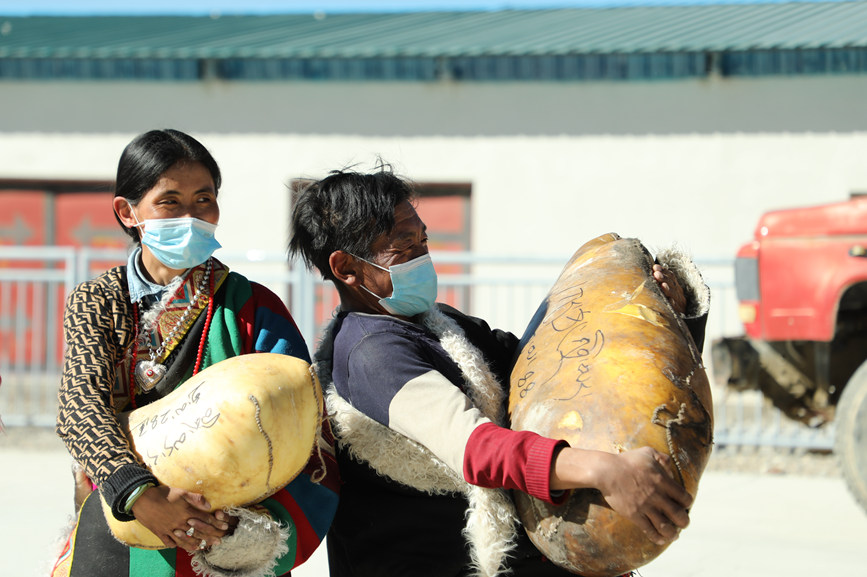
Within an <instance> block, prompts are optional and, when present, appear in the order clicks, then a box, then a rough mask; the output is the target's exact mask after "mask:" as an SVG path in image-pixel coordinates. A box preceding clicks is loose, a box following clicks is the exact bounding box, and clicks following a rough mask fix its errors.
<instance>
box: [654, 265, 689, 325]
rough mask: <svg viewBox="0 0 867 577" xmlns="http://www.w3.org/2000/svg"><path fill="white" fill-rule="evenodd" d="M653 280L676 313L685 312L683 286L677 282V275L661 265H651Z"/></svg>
mask: <svg viewBox="0 0 867 577" xmlns="http://www.w3.org/2000/svg"><path fill="white" fill-rule="evenodd" d="M653 280H655V281H656V284H658V285H659V288H660V289H662V294H664V295H665V296H666V298H668V300H669V301H670V302H671V306H672V307H673V308H674V310H675V312H677V313H678V314H681V315H682V314H683V313H685V312H686V295H684V294H683V287H681V286H680V283H679V282H677V277H676V276H675V275H674V273H673V272H671V271H670V270H669V269H667V268H665V267H663V266H662V265H658V264H655V265H653Z"/></svg>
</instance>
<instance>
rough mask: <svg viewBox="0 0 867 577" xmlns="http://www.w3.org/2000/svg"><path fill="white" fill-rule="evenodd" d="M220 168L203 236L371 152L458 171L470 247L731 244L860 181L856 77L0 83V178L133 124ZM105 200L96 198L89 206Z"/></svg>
mask: <svg viewBox="0 0 867 577" xmlns="http://www.w3.org/2000/svg"><path fill="white" fill-rule="evenodd" d="M157 127H174V128H178V129H181V130H185V131H188V132H190V133H192V134H194V135H195V136H197V137H198V138H200V139H201V140H202V141H203V142H204V143H205V145H206V146H208V147H209V148H210V149H211V151H212V152H213V154H214V156H215V157H216V158H217V161H218V162H219V163H220V166H221V168H222V170H223V172H224V184H223V189H222V197H221V206H222V210H223V212H222V220H221V229H220V232H219V234H220V236H219V238H220V239H221V242H222V243H223V245H224V246H225V247H226V248H227V249H229V250H243V249H247V248H256V249H264V250H271V251H282V250H283V249H284V248H285V246H286V243H287V240H288V236H289V231H288V227H287V221H288V213H289V197H288V193H287V190H286V183H287V182H289V181H290V180H291V179H293V178H298V177H302V178H303V177H320V176H323V175H325V174H326V173H327V171H328V170H330V169H333V168H338V167H342V166H346V165H351V164H356V163H358V164H359V165H360V167H361V168H363V169H366V168H368V167H370V165H371V164H372V163H373V162H374V161H375V159H376V157H377V156H378V155H380V156H382V158H384V159H386V160H388V161H389V162H391V163H393V164H394V165H395V167H396V169H397V170H398V171H399V172H401V173H402V174H405V175H406V176H408V177H410V178H412V179H414V180H416V181H419V182H425V181H436V182H460V183H469V184H470V185H471V186H472V211H473V221H472V248H473V249H474V250H475V251H477V252H479V253H484V254H498V255H499V254H502V255H513V254H522V255H523V254H545V255H548V254H557V255H559V254H563V255H568V254H570V253H571V252H572V250H574V249H575V248H577V247H578V246H579V245H580V244H581V243H583V242H584V241H586V240H588V239H589V238H591V237H593V236H596V235H598V234H601V233H604V232H608V231H616V232H619V233H621V234H623V235H625V236H636V237H638V238H641V239H642V240H644V242H645V244H647V245H648V246H649V247H651V248H654V247H658V246H661V245H667V244H670V243H671V242H680V243H681V244H683V245H685V246H686V247H687V248H689V249H690V250H691V251H692V252H693V254H694V255H696V256H697V257H702V258H731V257H732V256H733V255H734V252H735V251H736V249H737V247H738V246H739V245H740V244H742V243H743V242H746V241H747V240H749V239H750V237H751V235H752V232H753V228H754V226H755V223H756V220H757V219H758V217H759V215H760V214H761V213H762V212H764V211H766V210H769V209H773V208H779V207H787V206H799V205H805V204H813V203H822V202H832V201H836V200H843V199H845V198H847V197H848V195H849V194H850V192H852V191H856V190H861V191H867V77H862V76H849V77H847V76H837V77H804V78H764V79H741V80H730V79H729V80H720V79H711V80H703V81H664V82H623V83H535V84H524V83H522V84H510V83H485V84H470V83H468V84H456V83H438V84H413V83H390V84H389V83H337V82H321V83H312V82H305V83H291V82H268V83H220V82H211V83H174V82H161V83H114V82H9V81H6V82H3V83H2V84H0V178H28V179H31V178H37V179H78V178H81V179H107V180H111V179H112V178H113V176H114V171H115V167H116V162H117V159H118V157H119V155H120V152H121V150H122V148H123V146H124V145H125V144H126V143H127V142H128V141H129V140H130V139H131V138H132V137H133V136H134V135H135V134H137V133H139V132H142V131H144V130H148V129H150V128H157ZM106 209H107V210H108V207H107V208H106Z"/></svg>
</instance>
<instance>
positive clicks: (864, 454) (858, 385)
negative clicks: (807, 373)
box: [834, 362, 867, 511]
mask: <svg viewBox="0 0 867 577" xmlns="http://www.w3.org/2000/svg"><path fill="white" fill-rule="evenodd" d="M835 421H836V427H837V429H836V433H835V439H834V452H835V453H836V454H837V458H838V459H839V462H840V468H841V469H842V471H843V477H844V478H845V479H846V483H847V484H848V485H849V490H850V491H851V492H852V495H853V496H854V497H855V500H857V501H858V503H859V504H860V505H861V508H862V509H864V510H865V511H867V362H865V363H863V364H862V365H861V366H860V367H858V370H857V371H855V374H854V375H852V378H851V379H849V382H848V383H846V388H844V389H843V394H842V395H840V402H839V403H838V404H837V416H836V418H835Z"/></svg>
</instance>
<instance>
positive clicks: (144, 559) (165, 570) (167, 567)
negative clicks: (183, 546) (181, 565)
mask: <svg viewBox="0 0 867 577" xmlns="http://www.w3.org/2000/svg"><path fill="white" fill-rule="evenodd" d="M176 554H177V551H176V550H175V549H156V550H153V549H139V548H137V547H130V548H129V577H174V576H175V555H176Z"/></svg>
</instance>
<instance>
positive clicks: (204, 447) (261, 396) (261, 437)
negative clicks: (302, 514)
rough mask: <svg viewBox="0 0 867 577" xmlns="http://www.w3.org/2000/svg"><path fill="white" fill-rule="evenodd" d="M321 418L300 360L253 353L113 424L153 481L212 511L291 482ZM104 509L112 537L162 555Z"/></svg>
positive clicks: (155, 542) (142, 532) (140, 532)
mask: <svg viewBox="0 0 867 577" xmlns="http://www.w3.org/2000/svg"><path fill="white" fill-rule="evenodd" d="M321 414H322V394H321V390H320V388H319V380H318V379H317V377H316V373H315V372H314V370H313V367H312V366H311V365H310V364H309V363H307V362H306V361H304V360H302V359H299V358H296V357H291V356H288V355H279V354H274V353H256V354H249V355H240V356H237V357H232V358H229V359H226V360H223V361H220V362H219V363H216V364H214V365H211V366H210V367H208V368H206V369H205V370H203V371H201V372H200V373H198V374H196V375H195V376H193V377H192V378H190V379H189V380H187V381H186V382H185V383H183V384H182V385H180V386H179V387H178V388H176V389H175V390H174V391H172V392H171V393H170V394H168V395H166V396H165V397H163V398H162V399H160V400H158V401H155V402H153V403H151V404H149V405H146V406H144V407H141V408H138V409H136V410H134V411H132V412H131V413H128V414H126V415H124V416H122V417H121V422H122V424H123V425H124V427H125V428H126V432H127V436H128V437H129V439H130V441H131V444H132V447H133V449H134V450H135V452H136V453H137V454H138V455H139V456H140V457H141V459H142V461H143V462H144V464H145V465H146V466H147V467H148V468H149V469H150V470H151V471H152V472H153V473H154V475H156V477H157V478H158V479H159V480H160V483H162V484H164V485H168V486H170V487H178V488H181V489H186V490H188V491H193V492H195V493H201V494H203V495H204V496H205V497H206V498H207V499H208V501H209V502H210V504H211V506H212V507H213V510H215V511H216V510H219V509H223V508H228V507H242V506H244V505H249V504H251V503H255V502H258V501H261V500H262V499H264V498H265V497H268V496H270V495H273V494H274V493H275V492H277V491H278V490H280V489H281V488H283V487H285V486H286V485H287V484H288V483H289V482H290V481H292V479H294V478H295V477H296V476H297V475H298V474H299V473H300V472H301V471H302V469H303V468H304V467H305V465H306V464H307V461H308V460H309V458H310V455H311V452H312V450H313V448H314V444H315V443H316V442H317V436H318V430H319V426H320V424H321V423H320V419H321ZM103 510H104V512H105V516H106V519H107V521H108V525H109V527H110V528H111V531H112V533H113V534H114V536H115V537H116V538H117V539H118V540H120V541H122V542H124V543H126V544H127V545H130V546H133V547H140V548H144V549H163V548H165V545H163V543H162V541H160V540H159V538H157V536H156V535H154V534H153V533H152V532H150V531H149V530H148V529H146V528H145V527H144V526H143V525H142V524H141V523H139V522H138V521H126V522H125V521H118V520H117V519H115V518H114V516H113V515H112V514H111V510H110V508H109V507H108V505H107V504H106V503H105V501H103Z"/></svg>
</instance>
